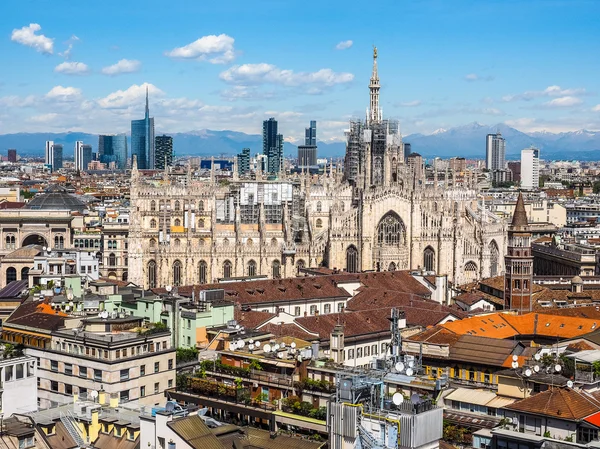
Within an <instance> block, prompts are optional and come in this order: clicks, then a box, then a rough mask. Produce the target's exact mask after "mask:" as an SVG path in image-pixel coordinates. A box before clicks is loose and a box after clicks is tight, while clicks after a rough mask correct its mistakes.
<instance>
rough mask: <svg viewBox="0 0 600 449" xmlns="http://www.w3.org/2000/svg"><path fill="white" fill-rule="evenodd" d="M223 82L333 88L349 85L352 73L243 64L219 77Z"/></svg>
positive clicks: (222, 73) (264, 64)
mask: <svg viewBox="0 0 600 449" xmlns="http://www.w3.org/2000/svg"><path fill="white" fill-rule="evenodd" d="M219 78H221V79H222V80H223V81H225V82H227V83H231V84H236V85H252V84H264V83H272V84H279V85H282V86H287V87H293V86H303V85H317V86H334V85H336V84H345V83H349V82H351V81H352V80H353V79H354V75H353V74H352V73H346V72H334V71H333V70H331V69H321V70H318V71H316V72H294V71H293V70H282V69H280V68H278V67H276V66H274V65H272V64H266V63H260V64H243V65H236V66H233V67H230V68H229V69H227V70H225V71H223V72H221V74H220V75H219Z"/></svg>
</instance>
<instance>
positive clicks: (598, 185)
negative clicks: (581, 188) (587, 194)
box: [593, 181, 600, 193]
mask: <svg viewBox="0 0 600 449" xmlns="http://www.w3.org/2000/svg"><path fill="white" fill-rule="evenodd" d="M593 188H594V193H600V181H596V182H595V183H594V187H593Z"/></svg>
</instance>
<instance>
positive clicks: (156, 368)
mask: <svg viewBox="0 0 600 449" xmlns="http://www.w3.org/2000/svg"><path fill="white" fill-rule="evenodd" d="M159 371H160V362H154V372H155V373H158V372H159Z"/></svg>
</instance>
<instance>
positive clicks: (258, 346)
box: [254, 341, 260, 349]
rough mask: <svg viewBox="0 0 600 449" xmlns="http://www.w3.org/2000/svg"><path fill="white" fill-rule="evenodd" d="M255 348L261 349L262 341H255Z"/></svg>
mask: <svg viewBox="0 0 600 449" xmlns="http://www.w3.org/2000/svg"><path fill="white" fill-rule="evenodd" d="M254 347H255V348H256V349H258V348H260V341H255V342H254Z"/></svg>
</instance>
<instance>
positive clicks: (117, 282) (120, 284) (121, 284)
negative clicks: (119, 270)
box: [99, 276, 131, 287]
mask: <svg viewBox="0 0 600 449" xmlns="http://www.w3.org/2000/svg"><path fill="white" fill-rule="evenodd" d="M99 280H100V281H103V282H108V283H110V284H115V285H116V286H117V287H127V286H128V285H130V284H131V282H129V281H120V280H119V279H111V278H109V277H104V276H100V279H99Z"/></svg>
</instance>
